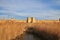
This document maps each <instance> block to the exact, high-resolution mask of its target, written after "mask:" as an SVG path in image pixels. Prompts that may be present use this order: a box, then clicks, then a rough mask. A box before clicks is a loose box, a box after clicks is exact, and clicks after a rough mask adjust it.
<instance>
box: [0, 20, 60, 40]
mask: <svg viewBox="0 0 60 40" xmlns="http://www.w3.org/2000/svg"><path fill="white" fill-rule="evenodd" d="M28 26H30V27H34V28H35V29H36V30H37V31H41V30H44V31H46V32H49V33H51V34H58V35H59V36H60V22H59V21H39V22H36V23H26V22H17V21H16V20H15V21H11V20H0V40H10V39H13V38H15V37H16V36H17V35H20V34H22V33H23V31H24V30H25V28H27V27H28Z"/></svg>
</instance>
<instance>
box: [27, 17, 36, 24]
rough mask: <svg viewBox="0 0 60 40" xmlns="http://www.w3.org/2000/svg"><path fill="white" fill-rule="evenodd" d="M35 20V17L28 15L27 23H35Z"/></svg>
mask: <svg viewBox="0 0 60 40" xmlns="http://www.w3.org/2000/svg"><path fill="white" fill-rule="evenodd" d="M35 22H36V20H35V18H34V17H28V18H27V23H35Z"/></svg>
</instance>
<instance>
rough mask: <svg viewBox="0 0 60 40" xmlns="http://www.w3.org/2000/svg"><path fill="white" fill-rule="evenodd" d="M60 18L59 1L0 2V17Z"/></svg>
mask: <svg viewBox="0 0 60 40" xmlns="http://www.w3.org/2000/svg"><path fill="white" fill-rule="evenodd" d="M12 16H14V17H16V18H17V19H19V18H20V17H21V19H23V18H22V17H27V16H28V17H30V16H31V17H37V18H38V19H48V20H50V19H58V18H60V0H0V18H1V17H8V18H9V17H12Z"/></svg>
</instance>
